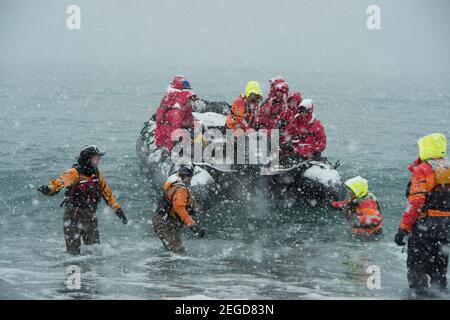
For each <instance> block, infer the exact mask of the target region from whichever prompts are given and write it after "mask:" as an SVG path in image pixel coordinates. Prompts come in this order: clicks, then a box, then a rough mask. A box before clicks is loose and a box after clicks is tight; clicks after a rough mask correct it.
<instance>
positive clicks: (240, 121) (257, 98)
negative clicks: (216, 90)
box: [226, 81, 263, 137]
mask: <svg viewBox="0 0 450 320" xmlns="http://www.w3.org/2000/svg"><path fill="white" fill-rule="evenodd" d="M262 99H263V97H262V90H261V86H260V84H259V83H258V82H256V81H249V82H248V83H247V85H246V87H245V94H244V95H240V96H239V97H238V98H237V99H236V100H235V101H234V102H233V104H232V106H231V111H230V113H229V114H228V116H227V119H226V127H227V128H228V129H231V130H233V135H234V136H236V137H238V136H241V135H244V134H248V133H251V132H253V131H254V129H253V125H254V117H255V112H256V110H257V108H258V106H259V103H260V102H261V101H262Z"/></svg>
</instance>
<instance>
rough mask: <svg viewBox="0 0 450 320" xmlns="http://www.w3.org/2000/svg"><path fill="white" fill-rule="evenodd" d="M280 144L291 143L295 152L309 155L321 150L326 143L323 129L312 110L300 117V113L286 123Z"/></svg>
mask: <svg viewBox="0 0 450 320" xmlns="http://www.w3.org/2000/svg"><path fill="white" fill-rule="evenodd" d="M281 144H282V145H286V144H292V147H293V149H294V151H295V152H297V153H299V154H300V155H302V156H305V157H308V158H309V157H311V156H312V155H313V153H314V152H316V151H318V152H322V151H323V150H325V147H326V144H327V137H326V135H325V129H324V127H323V126H322V124H321V123H320V120H318V119H316V117H315V116H314V114H313V113H312V112H310V113H308V116H307V117H306V118H305V117H302V116H300V114H297V115H295V116H294V118H293V119H292V120H291V121H290V122H289V123H288V125H287V127H286V130H285V132H284V133H283V135H282V137H281Z"/></svg>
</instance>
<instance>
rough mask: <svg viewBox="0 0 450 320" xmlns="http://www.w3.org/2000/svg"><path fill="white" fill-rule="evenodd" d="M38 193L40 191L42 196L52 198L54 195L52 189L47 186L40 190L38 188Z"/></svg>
mask: <svg viewBox="0 0 450 320" xmlns="http://www.w3.org/2000/svg"><path fill="white" fill-rule="evenodd" d="M37 191H39V192H40V193H42V194H45V195H46V196H51V195H52V190H50V187H49V186H47V185H45V186H40V187H39V188H37Z"/></svg>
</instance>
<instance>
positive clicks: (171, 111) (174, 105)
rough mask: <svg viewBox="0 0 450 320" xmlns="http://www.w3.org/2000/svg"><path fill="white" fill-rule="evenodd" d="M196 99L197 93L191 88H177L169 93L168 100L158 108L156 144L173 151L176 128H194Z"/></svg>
mask: <svg viewBox="0 0 450 320" xmlns="http://www.w3.org/2000/svg"><path fill="white" fill-rule="evenodd" d="M194 101H195V94H194V93H193V92H192V91H190V90H181V91H179V90H177V91H173V92H170V93H169V94H168V95H167V101H166V102H165V103H164V104H163V105H161V106H160V107H159V108H158V110H156V132H155V142H156V146H158V147H165V148H167V149H168V150H169V151H172V148H173V142H172V137H171V136H172V133H173V132H174V131H175V130H176V129H187V130H189V131H193V130H194V116H193V114H192V111H193V107H192V104H193V102H194Z"/></svg>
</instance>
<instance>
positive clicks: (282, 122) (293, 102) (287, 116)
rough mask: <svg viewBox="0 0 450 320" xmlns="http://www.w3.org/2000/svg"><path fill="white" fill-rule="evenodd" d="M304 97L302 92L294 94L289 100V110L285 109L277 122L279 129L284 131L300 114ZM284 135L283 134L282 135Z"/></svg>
mask: <svg viewBox="0 0 450 320" xmlns="http://www.w3.org/2000/svg"><path fill="white" fill-rule="evenodd" d="M302 100H303V97H302V94H301V93H300V92H294V93H292V94H291V95H289V97H288V98H287V101H286V102H287V108H285V109H284V110H283V111H282V112H281V114H280V116H279V117H278V119H276V120H275V122H276V125H275V127H276V128H277V129H280V130H281V131H284V129H286V126H287V124H288V123H289V122H290V121H291V120H292V119H293V118H294V117H295V115H296V114H298V106H299V105H300V103H301V102H302ZM281 134H282V133H281Z"/></svg>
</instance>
